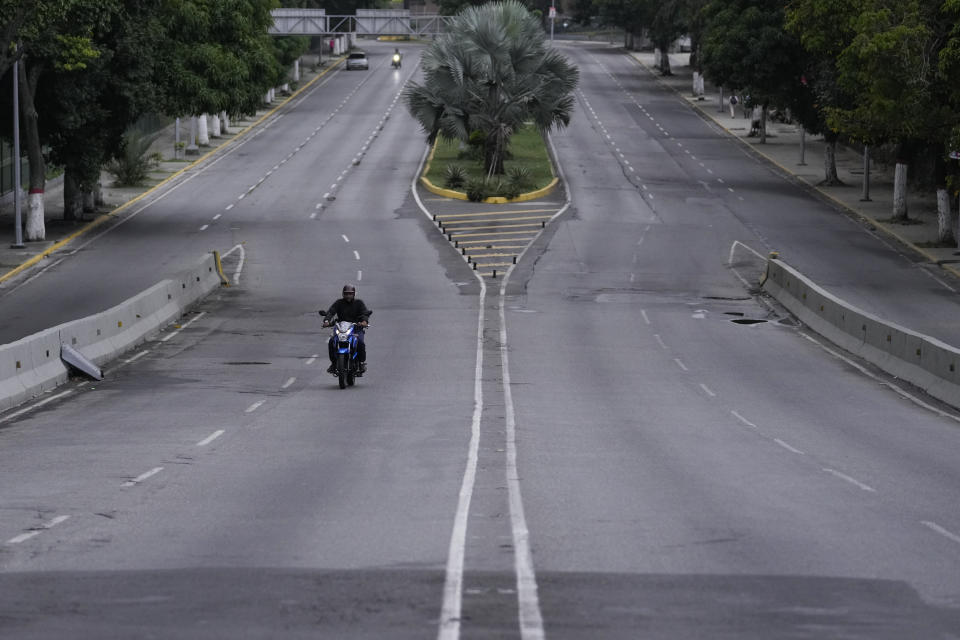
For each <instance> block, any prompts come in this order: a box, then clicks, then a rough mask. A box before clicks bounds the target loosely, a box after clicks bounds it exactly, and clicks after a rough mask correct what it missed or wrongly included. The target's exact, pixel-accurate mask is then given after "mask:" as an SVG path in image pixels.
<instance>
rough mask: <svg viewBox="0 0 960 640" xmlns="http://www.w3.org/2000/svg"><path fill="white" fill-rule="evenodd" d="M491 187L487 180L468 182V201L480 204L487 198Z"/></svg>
mask: <svg viewBox="0 0 960 640" xmlns="http://www.w3.org/2000/svg"><path fill="white" fill-rule="evenodd" d="M487 193H489V186H488V185H487V181H486V180H479V179H474V180H469V181H468V182H467V199H468V200H470V201H471V202H480V201H482V200H484V199H485V198H486V197H487Z"/></svg>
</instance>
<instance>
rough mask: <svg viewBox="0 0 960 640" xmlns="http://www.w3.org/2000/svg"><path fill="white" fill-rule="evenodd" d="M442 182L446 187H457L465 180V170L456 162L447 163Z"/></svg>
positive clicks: (464, 182)
mask: <svg viewBox="0 0 960 640" xmlns="http://www.w3.org/2000/svg"><path fill="white" fill-rule="evenodd" d="M443 175H444V180H443V183H444V185H446V187H447V188H448V189H458V188H460V187H462V186H463V185H464V184H466V182H467V170H466V169H464V168H463V167H461V166H460V165H458V164H448V165H447V168H446V170H445V171H444V174H443Z"/></svg>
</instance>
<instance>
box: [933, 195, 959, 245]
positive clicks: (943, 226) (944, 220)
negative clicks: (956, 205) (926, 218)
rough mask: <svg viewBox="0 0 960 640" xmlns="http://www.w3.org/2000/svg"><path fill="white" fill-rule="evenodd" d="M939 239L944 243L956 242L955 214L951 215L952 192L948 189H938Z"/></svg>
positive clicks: (951, 243)
mask: <svg viewBox="0 0 960 640" xmlns="http://www.w3.org/2000/svg"><path fill="white" fill-rule="evenodd" d="M937 240H939V241H940V242H941V243H943V244H950V245H953V244H955V243H956V240H954V236H953V216H951V215H950V192H948V191H947V190H946V189H937Z"/></svg>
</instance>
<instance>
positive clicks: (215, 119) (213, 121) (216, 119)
mask: <svg viewBox="0 0 960 640" xmlns="http://www.w3.org/2000/svg"><path fill="white" fill-rule="evenodd" d="M220 135H221V133H220V116H219V115H217V114H214V115H212V116H210V137H211V138H219V137H220Z"/></svg>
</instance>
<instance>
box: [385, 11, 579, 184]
mask: <svg viewBox="0 0 960 640" xmlns="http://www.w3.org/2000/svg"><path fill="white" fill-rule="evenodd" d="M422 64H423V69H424V75H425V80H424V83H423V84H422V85H420V84H417V83H412V84H411V85H410V86H409V87H408V88H407V89H406V90H405V91H404V101H405V102H406V103H407V108H408V109H409V110H410V113H411V114H412V115H413V117H414V118H416V119H417V120H418V121H419V122H420V125H421V126H422V127H423V129H424V130H425V131H426V132H427V142H428V143H430V144H432V143H433V141H434V140H435V139H436V137H437V134H442V135H443V136H444V137H446V138H451V139H455V140H460V141H462V142H467V141H469V138H470V134H471V132H473V131H480V132H482V133H483V134H484V140H485V143H484V145H485V146H484V169H485V170H486V172H487V175H488V176H493V175H495V174H502V173H503V158H504V155H505V154H506V150H507V145H508V144H509V142H510V137H511V136H512V135H513V134H514V133H515V132H516V131H517V129H519V128H520V127H521V126H523V125H524V124H525V123H528V122H533V123H534V124H535V125H536V126H537V128H539V129H540V130H541V131H542V132H547V131H550V130H551V129H552V128H553V127H555V126H557V127H561V126H566V125H568V124H569V123H570V115H571V113H572V111H573V96H572V95H571V94H572V93H573V90H574V89H575V88H576V86H577V80H578V75H579V74H578V72H577V69H576V67H574V66H573V65H572V64H570V62H568V61H567V59H566V58H565V57H564V56H562V55H560V54H559V53H558V52H557V51H556V50H555V49H552V48H550V47H549V46H548V45H547V43H546V38H545V36H544V33H543V29H542V28H541V26H540V23H539V21H538V20H537V19H536V18H535V17H534V16H533V15H531V14H530V12H529V11H528V10H527V9H526V7H524V6H523V5H522V4H520V3H519V2H517V0H505V1H504V2H495V3H488V4H485V5H482V6H479V7H470V8H468V9H466V10H464V11H463V12H462V13H460V14H459V15H458V16H457V17H456V19H455V20H454V22H453V23H452V24H451V26H450V29H449V31H448V32H447V33H445V34H443V35H442V36H441V37H440V38H438V39H437V40H435V41H434V42H433V44H431V45H430V47H429V48H428V49H427V51H426V53H425V54H424V56H423V61H422Z"/></svg>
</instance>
